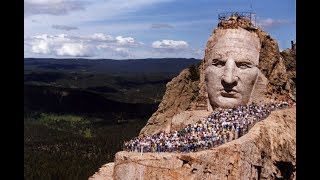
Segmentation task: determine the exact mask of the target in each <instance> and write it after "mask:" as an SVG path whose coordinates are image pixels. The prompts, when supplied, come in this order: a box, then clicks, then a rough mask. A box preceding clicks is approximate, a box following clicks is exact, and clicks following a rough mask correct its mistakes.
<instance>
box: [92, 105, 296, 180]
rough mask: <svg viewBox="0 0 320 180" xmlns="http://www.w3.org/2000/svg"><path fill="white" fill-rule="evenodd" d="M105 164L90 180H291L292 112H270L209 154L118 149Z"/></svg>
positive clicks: (293, 149) (293, 161) (293, 157)
mask: <svg viewBox="0 0 320 180" xmlns="http://www.w3.org/2000/svg"><path fill="white" fill-rule="evenodd" d="M107 165H108V164H107ZM110 166H114V170H113V173H112V171H109V172H110V173H109V174H107V173H104V172H97V173H96V174H100V176H97V175H95V176H93V177H91V178H90V179H98V177H99V178H101V177H103V178H104V179H163V180H165V179H168V180H169V179H170V180H171V179H172V180H173V179H175V180H176V179H229V180H230V179H237V180H238V179H295V168H296V109H295V107H293V108H290V109H284V110H278V111H273V112H272V113H271V115H270V116H269V117H267V118H266V119H264V120H262V121H261V122H258V123H257V124H255V125H254V126H253V127H252V128H251V129H250V130H249V132H248V133H247V134H246V135H244V136H242V137H240V138H239V139H237V140H234V141H231V142H228V143H226V144H223V145H221V146H218V147H216V148H212V149H210V150H203V151H199V152H194V153H144V154H142V155H141V154H140V153H138V152H126V151H121V152H118V153H117V154H116V157H115V162H114V165H110ZM101 171H103V170H101ZM102 175H103V176H102Z"/></svg>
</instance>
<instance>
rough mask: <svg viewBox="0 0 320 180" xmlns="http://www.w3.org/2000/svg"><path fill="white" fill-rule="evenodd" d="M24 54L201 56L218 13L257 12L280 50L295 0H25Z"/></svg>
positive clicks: (291, 30) (292, 30)
mask: <svg viewBox="0 0 320 180" xmlns="http://www.w3.org/2000/svg"><path fill="white" fill-rule="evenodd" d="M24 5H25V7H24V57H52V58H73V57H85V58H105V59H109V58H110V59H130V58H133V59H134V58H166V57H183V58H200V59H201V58H203V55H204V49H205V46H206V43H207V40H208V38H209V36H210V35H211V33H212V30H213V29H214V28H215V27H216V26H217V23H218V14H219V13H223V12H229V11H250V10H252V11H253V12H254V13H256V23H257V25H259V26H260V27H261V28H262V29H263V30H265V31H266V32H267V33H268V34H270V35H271V37H272V38H274V39H275V40H277V42H278V44H279V48H280V50H283V49H285V48H289V47H290V41H291V40H295V39H296V2H295V0H281V1H279V0H267V1H266V0H255V1H254V0H24Z"/></svg>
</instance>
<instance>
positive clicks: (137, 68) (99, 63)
mask: <svg viewBox="0 0 320 180" xmlns="http://www.w3.org/2000/svg"><path fill="white" fill-rule="evenodd" d="M200 61H201V60H200V59H194V58H190V59H186V58H161V59H126V60H112V59H74V58H73V59H52V58H25V59H24V68H25V71H31V70H39V71H41V70H45V71H48V70H50V71H59V72H62V71H69V72H70V71H75V72H77V71H82V72H94V73H107V74H109V73H110V74H111V73H153V74H154V73H168V74H177V73H179V72H180V71H181V70H182V69H184V68H186V67H189V66H191V65H192V64H195V63H198V62H200Z"/></svg>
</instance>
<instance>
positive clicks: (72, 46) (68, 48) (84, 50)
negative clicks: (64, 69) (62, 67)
mask: <svg viewBox="0 0 320 180" xmlns="http://www.w3.org/2000/svg"><path fill="white" fill-rule="evenodd" d="M56 54H57V55H58V56H92V55H93V54H92V52H91V51H90V47H89V46H87V45H84V44H82V43H80V44H78V43H65V44H63V45H62V47H60V48H58V49H56Z"/></svg>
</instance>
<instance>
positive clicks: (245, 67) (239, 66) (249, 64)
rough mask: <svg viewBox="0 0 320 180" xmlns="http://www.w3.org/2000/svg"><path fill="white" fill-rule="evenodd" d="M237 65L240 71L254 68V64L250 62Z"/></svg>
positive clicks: (237, 63)
mask: <svg viewBox="0 0 320 180" xmlns="http://www.w3.org/2000/svg"><path fill="white" fill-rule="evenodd" d="M236 65H237V67H238V68H240V69H247V68H251V67H252V64H251V63H250V62H236Z"/></svg>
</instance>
